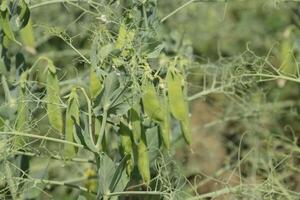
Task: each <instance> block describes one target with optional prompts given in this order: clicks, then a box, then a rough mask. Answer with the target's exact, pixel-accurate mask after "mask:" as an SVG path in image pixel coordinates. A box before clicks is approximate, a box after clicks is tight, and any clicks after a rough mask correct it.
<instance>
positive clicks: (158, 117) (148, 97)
mask: <svg viewBox="0 0 300 200" xmlns="http://www.w3.org/2000/svg"><path fill="white" fill-rule="evenodd" d="M143 92H144V94H143V97H142V101H143V106H144V110H145V112H146V114H147V115H148V116H149V117H150V118H151V119H153V120H155V121H156V122H162V121H164V120H165V111H164V108H163V107H162V106H161V102H160V99H159V97H158V96H157V94H156V90H155V87H154V85H153V84H152V82H150V81H145V82H144V84H143Z"/></svg>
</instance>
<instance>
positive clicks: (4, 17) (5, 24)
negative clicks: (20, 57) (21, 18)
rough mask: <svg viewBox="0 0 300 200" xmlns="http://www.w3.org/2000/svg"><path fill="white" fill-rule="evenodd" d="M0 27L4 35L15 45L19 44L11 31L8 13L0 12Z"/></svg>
mask: <svg viewBox="0 0 300 200" xmlns="http://www.w3.org/2000/svg"><path fill="white" fill-rule="evenodd" d="M0 25H1V28H2V30H3V32H4V34H5V35H6V36H7V37H8V38H9V39H10V40H12V41H14V42H16V43H17V44H20V42H18V41H17V40H16V38H15V35H14V33H13V31H12V28H11V26H10V23H9V13H8V11H7V10H6V11H0Z"/></svg>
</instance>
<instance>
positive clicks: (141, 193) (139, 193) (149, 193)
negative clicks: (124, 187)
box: [106, 191, 170, 196]
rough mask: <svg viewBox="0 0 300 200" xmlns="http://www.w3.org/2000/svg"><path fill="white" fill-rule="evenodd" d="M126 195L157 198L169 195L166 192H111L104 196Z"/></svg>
mask: <svg viewBox="0 0 300 200" xmlns="http://www.w3.org/2000/svg"><path fill="white" fill-rule="evenodd" d="M126 195H158V196H167V195H170V194H169V193H167V192H159V191H124V192H113V193H109V194H107V195H106V196H126Z"/></svg>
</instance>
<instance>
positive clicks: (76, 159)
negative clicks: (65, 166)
mask: <svg viewBox="0 0 300 200" xmlns="http://www.w3.org/2000/svg"><path fill="white" fill-rule="evenodd" d="M15 154H18V155H26V156H30V157H41V158H43V156H42V155H41V154H39V153H31V152H22V151H17V152H16V153H15ZM47 158H49V157H47ZM50 158H51V159H55V160H63V161H71V162H78V163H92V164H95V163H96V162H95V161H94V160H92V159H83V158H64V157H61V156H58V155H51V156H50ZM0 162H1V160H0Z"/></svg>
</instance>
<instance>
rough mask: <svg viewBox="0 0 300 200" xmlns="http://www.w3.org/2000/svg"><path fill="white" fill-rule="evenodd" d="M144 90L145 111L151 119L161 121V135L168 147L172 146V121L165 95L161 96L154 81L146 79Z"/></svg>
mask: <svg viewBox="0 0 300 200" xmlns="http://www.w3.org/2000/svg"><path fill="white" fill-rule="evenodd" d="M142 91H143V97H142V101H143V106H144V111H145V113H146V114H147V115H148V116H149V118H150V119H152V120H154V121H155V122H157V123H159V125H160V131H161V137H162V140H163V143H164V145H165V146H166V148H167V149H169V148H170V123H169V112H168V109H167V107H166V106H165V99H164V96H163V95H162V96H159V95H158V93H157V91H156V89H155V87H154V85H153V83H152V82H151V81H148V80H147V81H145V82H144V83H143V85H142Z"/></svg>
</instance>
